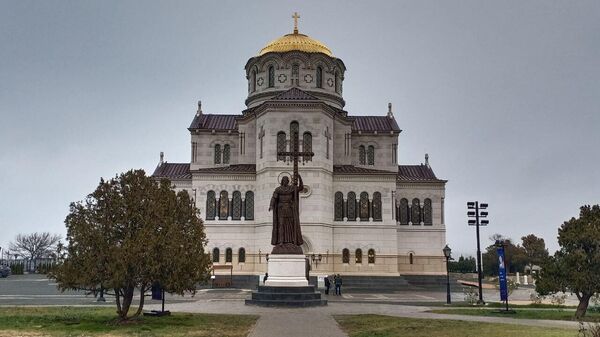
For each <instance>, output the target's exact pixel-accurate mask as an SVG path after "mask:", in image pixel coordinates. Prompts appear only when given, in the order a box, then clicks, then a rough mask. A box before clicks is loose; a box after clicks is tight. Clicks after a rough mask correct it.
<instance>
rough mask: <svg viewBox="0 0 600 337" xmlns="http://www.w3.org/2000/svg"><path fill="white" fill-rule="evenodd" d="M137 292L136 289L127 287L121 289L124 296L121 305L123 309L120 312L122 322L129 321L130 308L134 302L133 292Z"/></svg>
mask: <svg viewBox="0 0 600 337" xmlns="http://www.w3.org/2000/svg"><path fill="white" fill-rule="evenodd" d="M134 291H135V287H133V286H127V287H125V288H122V289H121V293H122V295H123V302H122V304H121V309H120V310H119V312H118V314H119V318H121V320H124V321H125V320H127V319H129V317H127V313H128V312H129V307H130V306H131V302H132V301H133V292H134Z"/></svg>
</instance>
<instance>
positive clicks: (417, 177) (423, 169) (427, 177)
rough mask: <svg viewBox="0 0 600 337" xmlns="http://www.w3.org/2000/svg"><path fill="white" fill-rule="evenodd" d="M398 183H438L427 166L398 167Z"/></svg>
mask: <svg viewBox="0 0 600 337" xmlns="http://www.w3.org/2000/svg"><path fill="white" fill-rule="evenodd" d="M396 180H397V181H398V182H402V181H439V182H445V180H441V179H438V178H437V177H436V176H435V173H433V170H432V169H431V167H430V166H429V165H423V164H421V165H398V177H397V179H396Z"/></svg>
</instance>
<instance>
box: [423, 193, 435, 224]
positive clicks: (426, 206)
mask: <svg viewBox="0 0 600 337" xmlns="http://www.w3.org/2000/svg"><path fill="white" fill-rule="evenodd" d="M423 223H425V225H426V226H431V225H433V216H432V213H431V199H429V198H427V199H425V200H424V201H423Z"/></svg>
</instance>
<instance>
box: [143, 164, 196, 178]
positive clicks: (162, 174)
mask: <svg viewBox="0 0 600 337" xmlns="http://www.w3.org/2000/svg"><path fill="white" fill-rule="evenodd" d="M152 176H153V177H157V178H169V179H191V178H192V174H191V173H190V164H187V163H162V164H160V165H158V166H157V167H156V169H155V170H154V173H152Z"/></svg>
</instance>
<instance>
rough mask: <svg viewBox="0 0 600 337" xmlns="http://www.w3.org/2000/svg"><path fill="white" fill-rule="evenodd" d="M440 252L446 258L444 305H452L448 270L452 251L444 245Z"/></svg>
mask: <svg viewBox="0 0 600 337" xmlns="http://www.w3.org/2000/svg"><path fill="white" fill-rule="evenodd" d="M442 251H443V252H444V257H445V258H446V304H452V299H451V298H450V268H448V267H449V265H450V260H451V259H452V249H450V247H448V245H446V247H444V249H443V250H442Z"/></svg>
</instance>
